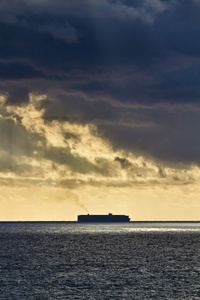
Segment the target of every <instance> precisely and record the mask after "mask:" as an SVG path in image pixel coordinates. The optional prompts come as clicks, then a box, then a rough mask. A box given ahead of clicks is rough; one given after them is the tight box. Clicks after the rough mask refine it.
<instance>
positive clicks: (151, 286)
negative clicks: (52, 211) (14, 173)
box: [0, 222, 200, 300]
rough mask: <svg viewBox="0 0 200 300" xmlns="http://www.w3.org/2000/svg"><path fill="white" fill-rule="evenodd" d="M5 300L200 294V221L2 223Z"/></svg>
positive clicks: (0, 272)
mask: <svg viewBox="0 0 200 300" xmlns="http://www.w3.org/2000/svg"><path fill="white" fill-rule="evenodd" d="M0 257H1V259H0V291H1V294H0V299H3V300H4V299H5V300H6V299H8V300H13V299H16V300H18V299H19V300H21V299H31V300H32V299H33V300H35V299H38V300H39V299H48V300H49V299H50V300H51V299H52V300H54V299H56V300H57V299H63V300H64V299H73V300H74V299H95V300H96V299H97V300H98V299H112V300H115V299H116V300H117V299H128V300H129V299H142V300H143V299H159V300H160V299H181V300H182V299H200V285H199V278H200V223H126V224H78V223H43V222H41V223H39V222H35V223H34V222H31V223H26V222H24V223H23V222H22V223H21V222H20V223H0Z"/></svg>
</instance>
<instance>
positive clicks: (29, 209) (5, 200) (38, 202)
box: [0, 95, 200, 221]
mask: <svg viewBox="0 0 200 300" xmlns="http://www.w3.org/2000/svg"><path fill="white" fill-rule="evenodd" d="M45 99H46V97H45V95H42V96H34V95H31V97H30V102H29V104H28V105H24V106H19V107H17V108H16V107H14V106H5V105H4V101H3V97H1V108H0V111H1V119H0V120H1V126H6V127H5V128H7V129H6V130H9V135H8V136H7V139H8V140H7V143H6V144H5V145H4V147H2V148H1V150H0V151H1V160H2V163H3V162H4V164H5V167H4V168H3V167H2V168H1V171H0V184H1V195H0V200H1V201H0V219H1V220H5V221H7V220H76V217H77V215H78V214H84V213H91V214H92V213H96V214H97V213H101V214H107V213H109V212H112V213H116V214H121V213H122V214H129V215H130V217H131V219H132V220H197V219H198V212H199V209H200V204H199V201H198V199H199V197H200V189H199V181H200V169H199V168H198V167H197V166H192V167H191V168H189V169H187V170H186V169H185V170H183V169H179V168H173V169H172V168H169V167H164V166H162V165H160V164H158V163H156V162H155V161H150V160H148V159H147V158H145V157H142V156H137V157H136V156H134V155H133V153H129V154H126V159H125V158H124V153H123V152H120V151H114V150H113V148H112V146H111V144H110V143H109V142H108V140H106V139H103V138H102V137H100V136H99V135H98V132H97V130H96V128H95V125H92V124H85V125H81V124H78V123H72V122H68V121H64V122H62V123H61V122H58V121H53V122H45V120H44V119H43V118H42V114H43V110H38V109H37V104H38V102H42V101H44V100H45ZM2 128H3V127H2ZM13 132H14V134H15V138H14V141H13V138H12V134H13ZM13 149H14V150H13ZM1 166H2V164H1Z"/></svg>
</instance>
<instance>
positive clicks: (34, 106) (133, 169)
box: [0, 0, 200, 221]
mask: <svg viewBox="0 0 200 300" xmlns="http://www.w3.org/2000/svg"><path fill="white" fill-rule="evenodd" d="M199 16H200V0H191V1H188V0H76V1H74V0H67V1H66V0H56V1H53V0H1V1H0V220H2V221H22V220H27V221H30V220H35V221H39V220H52V221H56V220H57V221H59V220H65V221H67V220H69V221H70V220H72V221H73V220H76V219H77V215H78V214H87V213H90V214H108V213H113V214H126V215H129V216H130V217H131V220H132V221H134V220H199V219H200V218H199V216H200V18H199Z"/></svg>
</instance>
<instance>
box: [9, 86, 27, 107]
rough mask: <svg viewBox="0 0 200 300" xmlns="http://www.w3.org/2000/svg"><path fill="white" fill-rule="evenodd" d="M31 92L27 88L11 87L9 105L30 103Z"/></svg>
mask: <svg viewBox="0 0 200 300" xmlns="http://www.w3.org/2000/svg"><path fill="white" fill-rule="evenodd" d="M29 92H30V90H29V89H28V88H27V87H17V86H14V87H10V88H9V92H8V94H7V99H6V104H7V105H19V104H23V103H28V101H29Z"/></svg>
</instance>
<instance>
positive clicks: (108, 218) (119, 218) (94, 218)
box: [78, 213, 130, 223]
mask: <svg viewBox="0 0 200 300" xmlns="http://www.w3.org/2000/svg"><path fill="white" fill-rule="evenodd" d="M129 221H130V218H129V216H125V215H113V214H111V213H109V214H108V215H90V214H87V215H79V216H78V222H81V223H109V222H110V223H113V222H114V223H117V222H119V223H120V222H129Z"/></svg>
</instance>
